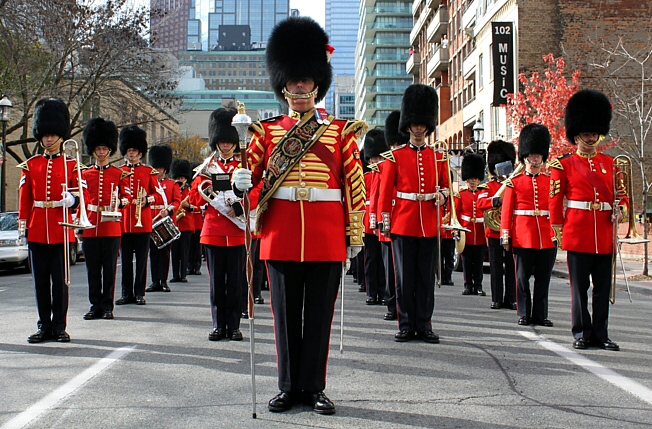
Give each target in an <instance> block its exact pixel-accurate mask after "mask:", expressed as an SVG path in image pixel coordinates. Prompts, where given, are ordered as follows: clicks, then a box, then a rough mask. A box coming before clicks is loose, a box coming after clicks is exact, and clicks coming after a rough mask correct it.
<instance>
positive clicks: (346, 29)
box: [324, 0, 360, 117]
mask: <svg viewBox="0 0 652 429" xmlns="http://www.w3.org/2000/svg"><path fill="white" fill-rule="evenodd" d="M359 25H360V0H326V33H327V34H328V37H329V41H330V44H331V46H333V47H334V48H335V52H334V53H333V56H332V58H331V66H332V67H333V77H334V79H337V77H339V76H354V75H355V48H356V45H357V41H358V26H359ZM345 81H346V80H345ZM345 86H346V84H344V85H340V86H339V87H340V88H342V89H343V88H344V87H345ZM350 96H353V97H355V94H354V92H351V93H349V94H344V93H341V92H340V93H338V92H335V91H334V90H333V89H331V90H330V91H329V92H328V94H327V95H326V98H325V100H324V101H325V103H326V111H328V112H335V110H334V106H335V105H338V104H339V103H340V102H339V101H338V100H337V97H349V98H350ZM335 114H336V116H338V117H342V116H340V114H339V113H335ZM347 117H349V116H347ZM350 117H353V116H350Z"/></svg>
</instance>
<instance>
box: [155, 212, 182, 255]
mask: <svg viewBox="0 0 652 429" xmlns="http://www.w3.org/2000/svg"><path fill="white" fill-rule="evenodd" d="M179 237H181V232H180V231H179V228H177V227H176V225H175V224H174V222H172V218H171V217H164V218H163V219H161V220H159V221H156V223H155V224H154V225H152V241H154V244H155V245H156V247H157V248H159V249H162V248H164V247H165V246H167V245H168V244H170V243H172V242H173V241H174V240H176V239H177V238H179Z"/></svg>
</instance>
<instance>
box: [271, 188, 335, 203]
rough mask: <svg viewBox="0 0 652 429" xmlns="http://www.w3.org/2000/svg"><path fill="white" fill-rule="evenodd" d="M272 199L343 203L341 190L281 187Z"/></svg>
mask: <svg viewBox="0 0 652 429" xmlns="http://www.w3.org/2000/svg"><path fill="white" fill-rule="evenodd" d="M272 198H276V199H277V200H288V201H308V202H315V201H340V202H341V201H342V190H341V189H319V188H296V187H294V186H291V187H286V186H283V187H280V188H278V189H277V190H276V192H274V195H272Z"/></svg>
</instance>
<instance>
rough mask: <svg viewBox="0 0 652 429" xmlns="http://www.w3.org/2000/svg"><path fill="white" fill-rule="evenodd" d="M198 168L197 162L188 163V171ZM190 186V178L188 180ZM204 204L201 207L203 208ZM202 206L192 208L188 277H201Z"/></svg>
mask: <svg viewBox="0 0 652 429" xmlns="http://www.w3.org/2000/svg"><path fill="white" fill-rule="evenodd" d="M197 167H199V163H198V162H192V163H190V170H191V171H193V172H194V171H195V168H197ZM190 182H191V186H192V176H191V178H190ZM205 205H206V203H205V202H204V203H203V204H202V206H205ZM202 206H194V205H193V206H192V210H191V212H192V221H193V225H194V226H195V230H194V231H193V233H192V236H191V238H190V251H189V256H188V275H191V276H201V265H202V246H201V243H200V242H199V239H200V237H201V229H202V227H203V226H204V213H203V210H202Z"/></svg>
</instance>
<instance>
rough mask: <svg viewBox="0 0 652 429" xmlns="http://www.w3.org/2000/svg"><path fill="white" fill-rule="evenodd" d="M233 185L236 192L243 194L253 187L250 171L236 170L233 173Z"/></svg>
mask: <svg viewBox="0 0 652 429" xmlns="http://www.w3.org/2000/svg"><path fill="white" fill-rule="evenodd" d="M233 184H234V185H235V187H236V188H238V190H240V191H242V192H245V191H246V190H247V189H249V188H251V187H252V186H253V182H252V180H251V170H247V169H246V168H238V169H237V170H235V171H234V172H233Z"/></svg>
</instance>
